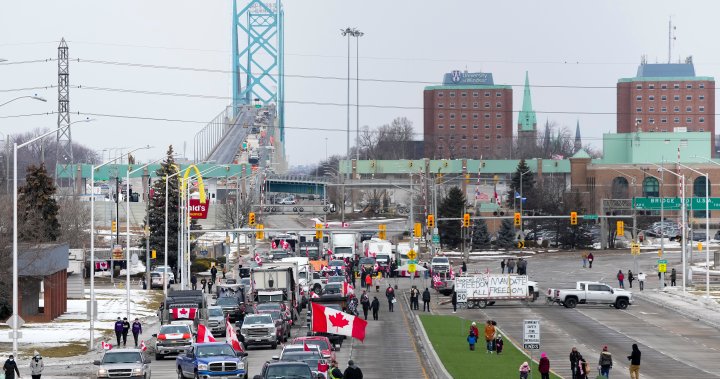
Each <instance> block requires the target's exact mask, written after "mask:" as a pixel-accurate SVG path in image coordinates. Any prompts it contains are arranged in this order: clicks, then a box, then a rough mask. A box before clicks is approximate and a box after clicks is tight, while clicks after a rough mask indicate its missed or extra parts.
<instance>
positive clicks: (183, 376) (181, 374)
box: [177, 367, 185, 379]
mask: <svg viewBox="0 0 720 379" xmlns="http://www.w3.org/2000/svg"><path fill="white" fill-rule="evenodd" d="M177 374H178V379H185V375H183V373H182V370H180V367H178V369H177Z"/></svg>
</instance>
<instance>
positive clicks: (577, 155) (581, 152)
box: [572, 149, 592, 158]
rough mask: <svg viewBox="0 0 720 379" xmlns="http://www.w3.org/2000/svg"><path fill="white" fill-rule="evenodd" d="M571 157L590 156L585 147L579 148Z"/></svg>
mask: <svg viewBox="0 0 720 379" xmlns="http://www.w3.org/2000/svg"><path fill="white" fill-rule="evenodd" d="M572 157H573V158H592V157H591V156H590V154H588V153H587V151H585V149H580V150H578V151H577V153H575V155H573V156H572Z"/></svg>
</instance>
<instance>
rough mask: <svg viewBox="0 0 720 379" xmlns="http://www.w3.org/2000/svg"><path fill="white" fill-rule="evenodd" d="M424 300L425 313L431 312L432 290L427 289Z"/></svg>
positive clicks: (423, 296)
mask: <svg viewBox="0 0 720 379" xmlns="http://www.w3.org/2000/svg"><path fill="white" fill-rule="evenodd" d="M422 299H423V312H430V290H429V289H428V288H427V287H425V291H423V294H422Z"/></svg>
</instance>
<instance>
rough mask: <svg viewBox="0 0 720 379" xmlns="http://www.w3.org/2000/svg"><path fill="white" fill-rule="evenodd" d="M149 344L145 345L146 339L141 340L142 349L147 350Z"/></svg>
mask: <svg viewBox="0 0 720 379" xmlns="http://www.w3.org/2000/svg"><path fill="white" fill-rule="evenodd" d="M146 350H147V345H145V341H140V351H146Z"/></svg>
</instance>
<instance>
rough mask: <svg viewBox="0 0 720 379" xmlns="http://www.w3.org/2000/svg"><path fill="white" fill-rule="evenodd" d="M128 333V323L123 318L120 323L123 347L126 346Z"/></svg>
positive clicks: (125, 318)
mask: <svg viewBox="0 0 720 379" xmlns="http://www.w3.org/2000/svg"><path fill="white" fill-rule="evenodd" d="M129 331H130V322H128V320H127V317H123V322H122V337H123V346H127V335H128V332H129ZM118 346H120V344H119V343H118Z"/></svg>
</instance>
